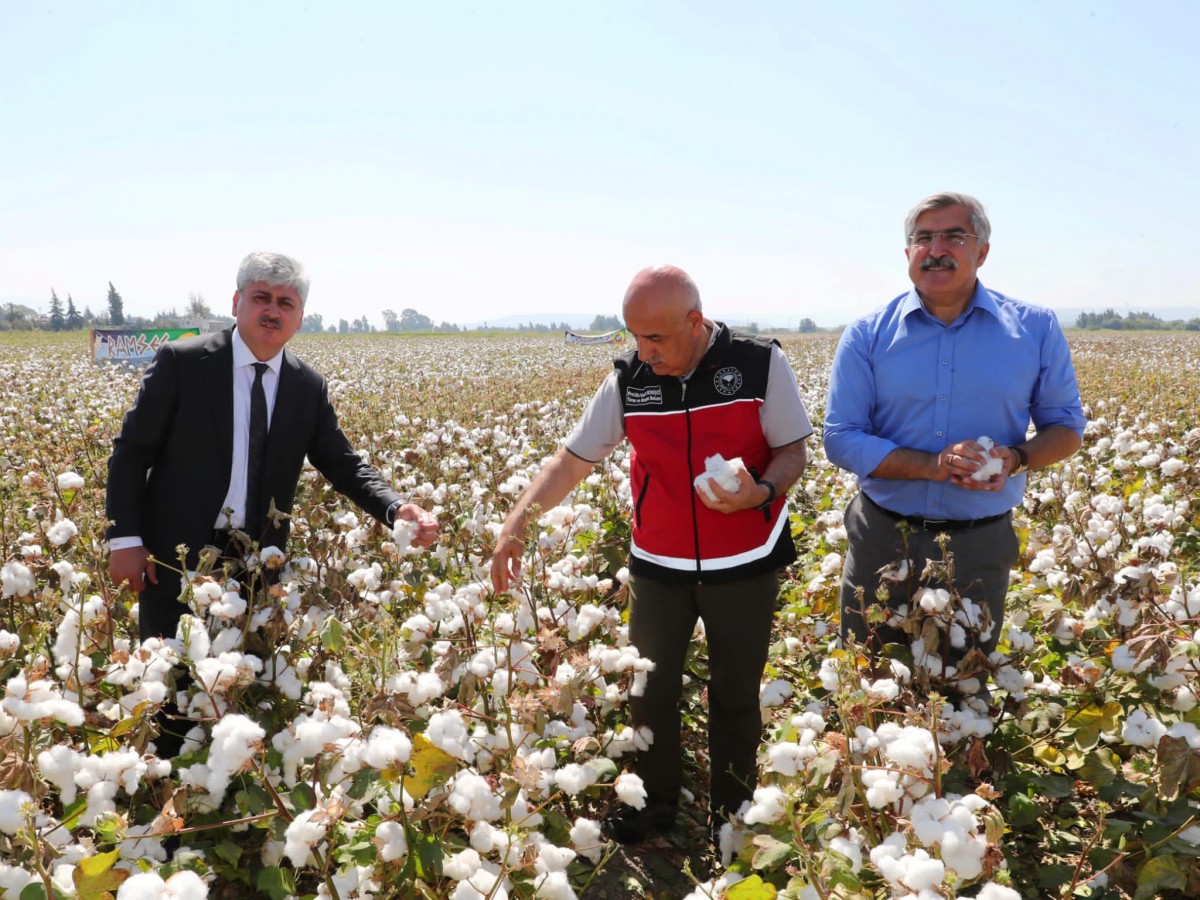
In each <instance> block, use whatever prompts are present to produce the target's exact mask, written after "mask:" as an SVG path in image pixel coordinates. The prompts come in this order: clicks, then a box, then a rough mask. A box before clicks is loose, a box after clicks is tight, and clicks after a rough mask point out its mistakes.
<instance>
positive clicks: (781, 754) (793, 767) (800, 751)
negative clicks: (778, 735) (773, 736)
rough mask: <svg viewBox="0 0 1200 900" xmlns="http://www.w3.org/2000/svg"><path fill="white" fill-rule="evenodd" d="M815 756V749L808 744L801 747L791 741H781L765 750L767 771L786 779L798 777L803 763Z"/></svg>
mask: <svg viewBox="0 0 1200 900" xmlns="http://www.w3.org/2000/svg"><path fill="white" fill-rule="evenodd" d="M814 756H816V749H815V748H814V747H813V746H812V743H811V742H809V745H808V746H806V747H801V746H800V745H799V744H797V743H795V742H793V741H782V742H780V743H778V744H772V745H771V746H770V747H768V748H767V767H766V768H767V771H768V772H778V773H779V774H780V775H783V776H786V777H789V778H790V777H793V776H795V775H799V774H800V772H801V771H802V770H803V768H804V762H805V760H807V759H811V758H812V757H814Z"/></svg>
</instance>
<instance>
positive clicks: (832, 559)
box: [821, 553, 842, 576]
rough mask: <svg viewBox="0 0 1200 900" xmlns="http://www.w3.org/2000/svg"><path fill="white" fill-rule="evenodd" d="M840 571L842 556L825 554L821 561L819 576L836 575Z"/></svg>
mask: <svg viewBox="0 0 1200 900" xmlns="http://www.w3.org/2000/svg"><path fill="white" fill-rule="evenodd" d="M840 571H842V554H840V553H826V554H825V557H824V558H823V559H822V560H821V574H822V575H825V576H830V575H836V574H837V573H838V572H840Z"/></svg>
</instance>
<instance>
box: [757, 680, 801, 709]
mask: <svg viewBox="0 0 1200 900" xmlns="http://www.w3.org/2000/svg"><path fill="white" fill-rule="evenodd" d="M795 693H796V691H795V689H794V688H793V687H792V685H791V683H790V682H787V681H784V680H783V679H782V678H776V679H775V680H774V681H772V682H770V683H768V684H764V685H762V686H761V687H760V688H759V691H758V705H759V707H760V708H762V709H770V708H772V707H776V706H782V705H783V704H784V702H785V701H786V700H787V699H788V698H789V697H791V696H793V695H794V694H795Z"/></svg>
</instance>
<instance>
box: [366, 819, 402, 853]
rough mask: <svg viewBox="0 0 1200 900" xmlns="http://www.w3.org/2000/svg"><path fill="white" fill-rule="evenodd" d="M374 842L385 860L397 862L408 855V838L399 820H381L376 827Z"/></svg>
mask: <svg viewBox="0 0 1200 900" xmlns="http://www.w3.org/2000/svg"><path fill="white" fill-rule="evenodd" d="M374 844H375V846H376V847H378V848H379V858H380V859H381V860H382V861H383V862H395V861H396V860H398V859H404V857H405V856H407V855H408V838H407V837H406V836H405V834H404V826H403V825H401V824H400V823H399V822H380V823H379V827H378V828H376V829H375V840H374Z"/></svg>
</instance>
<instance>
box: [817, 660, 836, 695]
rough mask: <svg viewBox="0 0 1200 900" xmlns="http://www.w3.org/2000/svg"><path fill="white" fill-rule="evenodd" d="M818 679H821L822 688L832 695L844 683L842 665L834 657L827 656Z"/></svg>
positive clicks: (818, 673) (822, 662)
mask: <svg viewBox="0 0 1200 900" xmlns="http://www.w3.org/2000/svg"><path fill="white" fill-rule="evenodd" d="M817 677H818V678H820V679H821V687H823V688H825V690H827V691H829V692H830V693H831V694H832V693H833V692H834V691H836V690H837V689H838V687H839V686H840V685H841V683H842V675H841V664H840V663H839V662H838V661H837V660H836V659H834V658H833V657H829V656H827V657H826V658H825V659H823V660H821V668H820V670H819V671H818V672H817Z"/></svg>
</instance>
